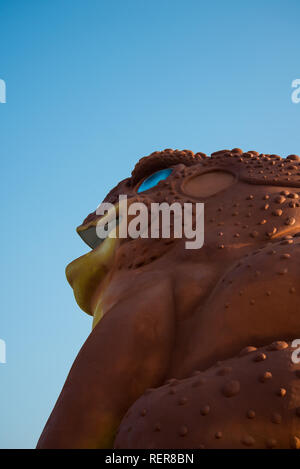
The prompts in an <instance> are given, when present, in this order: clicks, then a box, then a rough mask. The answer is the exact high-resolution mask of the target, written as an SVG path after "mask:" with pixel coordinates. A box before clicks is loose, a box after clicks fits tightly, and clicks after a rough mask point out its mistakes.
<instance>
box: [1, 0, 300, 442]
mask: <svg viewBox="0 0 300 469" xmlns="http://www.w3.org/2000/svg"><path fill="white" fill-rule="evenodd" d="M299 14H300V3H299V0H287V1H283V0H280V1H276V0H260V1H255V0H252V1H243V2H241V1H233V0H231V1H230V0H228V1H226V2H225V1H223V0H219V1H213V0H211V1H209V2H207V1H201V0H195V1H194V0H184V1H183V0H151V1H148V0H147V1H146V0H119V1H114V0H109V1H108V0H106V1H102V0H43V1H40V0H26V1H24V0H19V1H17V0H0V18H1V27H0V78H1V79H4V80H5V81H6V86H7V103H6V104H0V137H1V138H0V142H1V143H0V145H1V183H0V191H1V217H2V223H1V225H2V226H1V234H0V236H1V246H2V253H1V272H0V276H1V317H0V338H2V339H4V340H5V341H6V343H7V364H5V365H4V364H0V387H1V393H0V394H1V400H0V447H2V448H9V447H10V448H13V447H19V448H20V447H21V448H27V447H33V446H34V445H35V443H36V441H37V439H38V436H39V434H40V432H41V430H42V428H43V425H44V423H45V421H46V419H47V417H48V415H49V413H50V411H51V408H52V407H53V405H54V403H55V400H56V398H57V396H58V394H59V391H60V389H61V387H62V385H63V382H64V380H65V377H66V375H67V373H68V370H69V368H70V366H71V364H72V362H73V360H74V358H75V356H76V354H77V352H78V350H79V348H80V347H81V345H82V343H83V342H84V340H85V339H86V337H87V335H88V334H89V331H90V328H91V318H90V317H88V316H86V315H85V314H84V313H82V312H81V311H80V310H79V308H78V306H77V305H76V304H75V301H74V299H73V296H72V291H71V289H70V287H69V286H68V284H67V282H66V280H65V276H64V269H65V266H66V264H67V263H69V262H70V261H71V260H72V259H74V258H75V257H78V256H79V255H81V254H83V253H85V252H86V251H87V248H86V247H85V246H84V244H83V243H82V241H81V240H80V238H79V236H78V235H77V234H76V233H75V227H76V226H77V225H78V224H80V223H81V221H82V219H83V218H84V217H85V216H86V215H87V214H88V213H89V212H90V211H92V210H93V209H94V208H95V207H96V206H97V205H98V203H99V202H100V201H101V200H102V199H103V197H104V196H105V194H106V193H107V191H108V190H109V189H110V188H111V187H113V186H114V185H115V184H116V183H117V182H118V181H119V180H120V179H123V178H125V177H127V176H128V175H129V173H130V171H131V169H132V167H133V165H134V164H135V162H136V161H137V160H138V158H139V157H141V156H143V155H146V154H148V153H150V152H152V151H154V150H157V149H164V148H170V147H172V148H180V149H184V148H189V149H191V150H193V151H203V152H205V153H211V152H213V151H215V150H218V149H222V148H228V147H229V148H233V147H241V148H243V149H246V150H258V151H260V152H265V153H277V154H281V155H288V154H290V153H296V154H300V140H299V135H300V103H299V104H298V105H297V104H293V103H292V102H291V92H292V89H291V83H292V81H293V80H294V79H296V78H300V57H299V44H300V30H299Z"/></svg>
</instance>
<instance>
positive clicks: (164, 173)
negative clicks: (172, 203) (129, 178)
mask: <svg viewBox="0 0 300 469" xmlns="http://www.w3.org/2000/svg"><path fill="white" fill-rule="evenodd" d="M172 171H173V169H172V168H167V169H161V170H160V171H156V173H153V174H151V176H149V177H147V178H146V179H145V180H144V181H143V182H142V184H141V185H140V186H139V188H138V190H137V192H144V191H147V190H148V189H151V188H152V187H154V186H156V185H157V184H158V183H159V182H160V181H163V180H164V179H167V177H168V176H170V174H171V173H172Z"/></svg>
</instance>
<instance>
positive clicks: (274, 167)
mask: <svg viewBox="0 0 300 469" xmlns="http://www.w3.org/2000/svg"><path fill="white" fill-rule="evenodd" d="M165 168H171V169H172V172H170V174H169V175H168V176H167V177H166V178H165V179H163V180H161V181H160V182H158V183H157V184H156V185H154V186H153V187H151V188H149V189H147V188H146V190H144V191H141V190H140V191H139V187H141V184H142V183H143V181H145V179H146V178H148V177H149V176H151V175H152V174H154V173H156V172H158V171H160V170H162V169H165ZM119 194H125V195H127V196H128V200H129V202H133V201H143V202H145V203H147V204H150V203H151V202H163V201H166V202H170V203H171V202H174V201H177V202H180V203H184V202H204V203H205V243H204V246H203V247H202V248H201V249H198V250H188V249H185V247H184V240H183V239H173V238H171V239H141V238H140V239H135V240H132V239H110V238H107V239H106V240H105V241H103V242H102V243H100V244H99V245H97V246H96V247H95V248H94V249H92V250H91V251H90V252H89V253H88V254H86V255H84V256H82V257H80V258H79V259H76V260H75V261H73V262H72V263H71V264H70V265H69V266H68V267H67V278H68V281H69V283H70V284H71V286H72V288H73V290H74V294H75V298H76V300H77V302H78V304H79V306H80V307H81V308H82V309H83V310H84V311H85V312H87V313H88V314H90V315H93V316H94V327H93V330H92V333H91V334H90V336H89V337H88V339H87V340H86V342H85V344H84V345H83V347H82V349H81V351H80V352H79V354H78V356H77V358H76V360H75V362H74V364H73V366H72V369H71V371H70V373H69V376H68V377H67V380H66V383H65V385H64V387H63V390H62V392H61V394H60V396H59V398H58V401H57V403H56V405H55V407H54V410H53V412H52V414H51V415H50V417H49V419H48V422H47V424H46V426H45V429H44V431H43V433H42V435H41V437H40V440H39V443H38V447H39V448H299V447H300V365H299V364H295V363H293V362H292V360H291V355H292V351H293V348H292V347H291V343H292V341H293V340H294V339H298V338H300V284H299V278H300V262H299V258H300V198H299V195H300V157H298V156H297V155H289V156H288V157H287V158H281V157H279V156H278V155H264V154H259V153H257V152H254V151H250V152H246V153H244V152H243V151H242V150H240V149H237V148H236V149H233V150H223V151H219V152H216V153H213V154H212V155H211V156H210V157H208V156H206V155H205V154H203V153H196V154H193V153H192V152H191V151H187V150H184V151H178V150H175V151H173V150H170V149H167V150H164V151H162V152H155V153H153V154H151V155H150V156H148V157H145V158H142V159H141V160H140V161H139V162H138V163H137V165H136V167H135V168H134V170H133V172H132V175H131V177H130V178H128V179H125V180H123V181H121V182H120V183H119V184H118V185H117V186H116V187H115V188H114V189H113V190H112V191H111V192H110V193H109V194H108V195H107V197H106V199H105V201H108V202H111V203H113V204H115V203H117V201H118V196H119ZM98 220H99V216H97V215H96V213H95V212H94V213H92V214H90V215H89V216H88V217H87V218H86V219H85V220H84V222H83V224H82V225H81V226H80V227H79V228H78V232H79V234H80V235H81V236H82V238H83V239H86V240H87V242H89V243H93V241H91V239H93V236H94V234H93V233H94V230H95V225H96V223H97V221H98Z"/></svg>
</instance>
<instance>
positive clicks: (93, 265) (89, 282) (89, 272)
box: [66, 237, 118, 315]
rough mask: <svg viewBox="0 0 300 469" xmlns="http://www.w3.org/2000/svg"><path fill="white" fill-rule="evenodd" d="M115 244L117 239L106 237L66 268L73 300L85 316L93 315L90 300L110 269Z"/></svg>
mask: <svg viewBox="0 0 300 469" xmlns="http://www.w3.org/2000/svg"><path fill="white" fill-rule="evenodd" d="M117 242H118V239H117V238H109V237H108V238H106V239H105V241H103V242H102V243H101V244H100V245H99V246H98V247H97V248H96V249H94V250H93V251H90V252H88V253H87V254H85V255H83V256H81V257H79V258H78V259H75V260H74V261H73V262H71V263H70V264H69V265H68V266H67V267H66V276H67V279H68V282H69V284H70V285H71V287H72V288H73V291H74V296H75V299H76V301H77V303H78V305H79V307H80V308H81V309H82V310H83V311H84V312H86V313H87V314H90V315H93V314H94V311H93V309H92V304H91V299H92V296H93V293H94V292H95V290H96V289H97V288H99V285H100V284H101V282H102V281H103V279H104V278H105V276H106V275H107V273H108V271H109V269H110V268H111V265H112V263H113V259H114V254H115V250H116V244H117Z"/></svg>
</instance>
